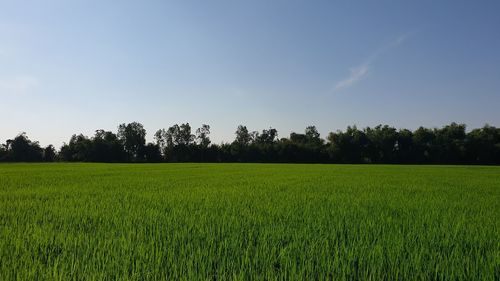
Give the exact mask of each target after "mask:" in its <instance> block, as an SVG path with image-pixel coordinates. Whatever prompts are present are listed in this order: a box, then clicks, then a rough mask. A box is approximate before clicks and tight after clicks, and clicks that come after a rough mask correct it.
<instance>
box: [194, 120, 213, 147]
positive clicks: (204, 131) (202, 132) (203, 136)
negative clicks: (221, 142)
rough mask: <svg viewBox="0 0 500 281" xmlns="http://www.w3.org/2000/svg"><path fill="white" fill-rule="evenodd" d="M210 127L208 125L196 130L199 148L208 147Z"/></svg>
mask: <svg viewBox="0 0 500 281" xmlns="http://www.w3.org/2000/svg"><path fill="white" fill-rule="evenodd" d="M209 135H210V126H209V125H205V124H203V125H201V128H198V129H197V130H196V139H197V140H198V144H199V145H200V146H201V147H204V148H206V147H208V146H209V145H210V138H209Z"/></svg>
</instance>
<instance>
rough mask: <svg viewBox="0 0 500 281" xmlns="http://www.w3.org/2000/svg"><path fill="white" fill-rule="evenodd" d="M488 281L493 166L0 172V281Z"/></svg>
mask: <svg viewBox="0 0 500 281" xmlns="http://www.w3.org/2000/svg"><path fill="white" fill-rule="evenodd" d="M30 279H31V280H33V279H36V280H325V279H332V280H500V167H466V166H454V167H452V166H369V165H360V166H356V165H352V166H349V165H271V164H269V165H266V164H143V165H133V164H3V165H0V280H30Z"/></svg>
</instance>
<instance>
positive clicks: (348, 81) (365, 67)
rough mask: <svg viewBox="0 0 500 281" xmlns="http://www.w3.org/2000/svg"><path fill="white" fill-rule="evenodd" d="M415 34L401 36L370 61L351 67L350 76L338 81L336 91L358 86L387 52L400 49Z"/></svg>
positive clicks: (381, 49) (373, 55)
mask: <svg viewBox="0 0 500 281" xmlns="http://www.w3.org/2000/svg"><path fill="white" fill-rule="evenodd" d="M412 34H413V33H406V34H403V35H400V36H399V37H397V38H396V39H394V40H392V41H391V42H389V43H388V44H386V45H384V46H382V47H380V48H379V49H377V50H376V51H375V52H373V53H372V55H371V56H369V57H368V59H367V60H366V61H365V62H364V63H363V64H361V65H359V66H356V67H351V68H350V69H349V71H350V74H349V76H348V77H347V78H344V79H342V80H340V81H338V82H337V83H336V84H335V87H334V90H335V91H338V90H341V89H344V88H348V87H350V86H353V85H354V84H356V83H357V82H358V81H360V80H362V79H363V78H365V77H366V76H367V75H368V74H369V73H370V69H371V68H372V65H373V63H374V62H375V61H376V60H377V59H378V58H379V57H380V56H382V55H383V54H385V53H386V52H388V51H390V50H391V49H394V48H396V47H398V46H399V45H401V44H403V42H404V41H405V40H406V39H407V38H408V37H409V36H411V35H412Z"/></svg>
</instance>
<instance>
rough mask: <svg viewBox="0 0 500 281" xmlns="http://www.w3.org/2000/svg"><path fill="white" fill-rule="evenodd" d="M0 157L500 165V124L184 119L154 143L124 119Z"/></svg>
mask: <svg viewBox="0 0 500 281" xmlns="http://www.w3.org/2000/svg"><path fill="white" fill-rule="evenodd" d="M0 161H4V162H53V161H67V162H270V163H408V164H410V163H415V164H417V163H418V164H500V128H495V127H493V126H488V125H486V126H484V127H483V128H479V129H474V130H472V131H470V132H466V128H465V125H464V124H456V123H451V124H450V125H447V126H444V127H442V128H433V129H429V128H424V127H420V128H418V129H416V130H414V131H410V130H407V129H400V130H397V129H396V128H394V127H390V126H387V125H379V126H376V127H374V128H370V127H366V128H364V129H358V128H357V127H356V126H352V127H351V126H349V127H347V129H346V130H345V131H336V132H331V133H330V134H329V135H328V136H327V138H326V140H325V139H322V138H321V137H320V134H319V133H318V130H317V129H316V127H315V126H309V127H307V128H306V129H305V132H304V133H291V134H290V136H289V137H288V138H278V131H277V130H276V129H273V128H269V129H267V130H262V131H261V132H256V131H249V130H248V129H247V127H246V126H243V125H240V126H238V128H237V130H236V138H235V140H234V141H233V142H232V143H222V144H212V143H211V141H210V126H208V125H203V126H202V127H201V128H198V129H196V131H195V132H194V133H193V132H192V130H191V126H190V125H189V123H185V124H181V125H177V124H176V125H173V126H172V127H169V128H168V129H160V130H158V131H157V132H156V133H155V134H154V142H149V143H146V130H145V129H144V127H143V125H142V124H140V123H137V122H133V123H129V124H121V125H119V126H118V131H117V132H116V133H114V132H110V131H104V130H97V131H96V132H95V135H94V136H92V137H87V136H84V135H82V134H79V135H73V136H72V137H71V138H70V140H69V142H68V143H65V144H64V145H63V146H62V147H61V148H60V149H59V150H58V151H57V150H56V149H55V147H54V146H52V145H49V146H47V147H41V146H40V145H39V143H38V142H36V141H31V140H30V139H29V138H28V136H26V134H25V133H22V134H20V135H18V136H16V137H15V138H14V139H9V140H7V141H6V142H5V144H2V145H0Z"/></svg>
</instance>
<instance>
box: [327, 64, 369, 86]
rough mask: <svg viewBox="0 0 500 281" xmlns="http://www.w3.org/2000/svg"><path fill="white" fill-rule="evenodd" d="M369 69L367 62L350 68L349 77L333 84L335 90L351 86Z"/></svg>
mask: <svg viewBox="0 0 500 281" xmlns="http://www.w3.org/2000/svg"><path fill="white" fill-rule="evenodd" d="M369 69H370V65H369V64H363V65H360V66H358V67H353V68H351V69H350V71H351V74H350V75H349V77H347V78H346V79H343V80H341V81H339V82H337V84H336V85H335V90H340V89H343V88H347V87H349V86H352V85H353V84H354V83H356V82H358V81H359V80H361V79H363V78H364V77H365V76H366V75H367V74H368V70H369Z"/></svg>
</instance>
